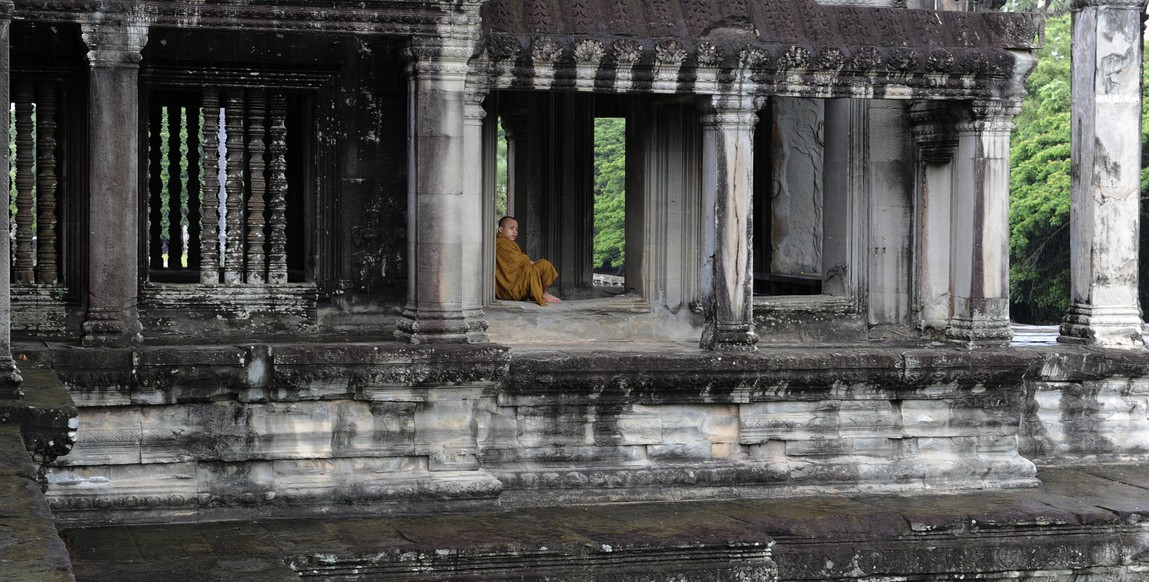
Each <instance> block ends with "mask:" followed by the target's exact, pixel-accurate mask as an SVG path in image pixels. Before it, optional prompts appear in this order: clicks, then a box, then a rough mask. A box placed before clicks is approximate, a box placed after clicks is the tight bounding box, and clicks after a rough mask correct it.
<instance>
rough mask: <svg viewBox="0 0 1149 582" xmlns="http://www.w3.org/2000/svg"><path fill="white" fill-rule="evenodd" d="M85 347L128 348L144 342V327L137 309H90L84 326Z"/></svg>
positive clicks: (83, 342) (83, 340) (82, 340)
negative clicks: (142, 332)
mask: <svg viewBox="0 0 1149 582" xmlns="http://www.w3.org/2000/svg"><path fill="white" fill-rule="evenodd" d="M83 330H84V337H83V338H82V339H81V340H80V342H81V344H83V345H84V346H85V347H110V348H126V347H129V346H134V345H137V344H140V343H142V342H143V341H144V337H143V335H142V334H141V333H140V332H141V331H143V326H141V325H140V316H139V313H138V312H137V311H136V308H135V307H129V308H127V309H122V310H105V309H100V308H89V309H88V320H87V321H85V322H84V325H83Z"/></svg>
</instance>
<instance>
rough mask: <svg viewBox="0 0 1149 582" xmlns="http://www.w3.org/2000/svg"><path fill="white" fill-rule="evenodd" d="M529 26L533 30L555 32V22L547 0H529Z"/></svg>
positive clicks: (527, 3)
mask: <svg viewBox="0 0 1149 582" xmlns="http://www.w3.org/2000/svg"><path fill="white" fill-rule="evenodd" d="M526 5H527V26H528V27H529V29H530V31H531V32H554V30H555V28H556V27H555V22H554V19H553V18H554V17H553V16H552V15H551V7H550V2H548V1H547V0H527V2H526Z"/></svg>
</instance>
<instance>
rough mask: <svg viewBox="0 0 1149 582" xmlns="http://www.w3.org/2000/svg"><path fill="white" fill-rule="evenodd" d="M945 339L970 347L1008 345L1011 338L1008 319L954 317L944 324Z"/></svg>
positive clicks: (1011, 332)
mask: <svg viewBox="0 0 1149 582" xmlns="http://www.w3.org/2000/svg"><path fill="white" fill-rule="evenodd" d="M946 339H947V340H949V341H952V342H957V343H962V344H966V345H968V346H970V347H1000V346H1008V345H1009V342H1010V341H1012V340H1013V329H1011V328H1010V326H1009V320H1008V319H1007V320H1002V319H999V318H988V317H986V318H982V317H978V316H976V315H975V316H973V317H954V318H951V319H950V320H949V325H948V326H946Z"/></svg>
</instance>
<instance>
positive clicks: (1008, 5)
mask: <svg viewBox="0 0 1149 582" xmlns="http://www.w3.org/2000/svg"><path fill="white" fill-rule="evenodd" d="M1069 5H1070V0H1006V2H1005V6H1003V7H1002V10H1005V11H1007V12H1044V13H1046V14H1049V15H1051V16H1052V15H1058V14H1064V13H1065V12H1067V11H1068V10H1069Z"/></svg>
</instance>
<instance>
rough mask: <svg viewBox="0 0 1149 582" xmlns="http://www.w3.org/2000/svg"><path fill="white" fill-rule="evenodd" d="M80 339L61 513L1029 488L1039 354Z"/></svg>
mask: <svg viewBox="0 0 1149 582" xmlns="http://www.w3.org/2000/svg"><path fill="white" fill-rule="evenodd" d="M72 352H73V351H72V350H63V351H59V352H51V353H44V352H41V353H33V354H30V357H31V360H30V361H31V362H33V363H35V364H36V365H49V364H52V365H54V366H55V368H56V370H57V372H58V373H59V374H60V376H61V378H62V379H63V380H64V381H65V383H66V384H67V385H68V386H69V388H70V390H71V392H72V394H73V396H74V397H75V399H76V401H77V404H78V406H79V407H80V427H81V428H80V432H79V436H78V439H77V440H78V444H77V446H76V447H75V449H74V450H73V452H72V454H71V455H69V456H68V457H67V458H66V459H62V460H60V461H58V462H57V463H56V464H55V465H53V467H52V470H51V472H50V475H49V478H50V481H51V484H52V487H51V491H50V501H51V503H52V505H53V508H54V509H55V510H56V511H58V512H59V514H60V515H61V517H62V519H64V520H74V521H84V520H90V519H106V518H108V517H109V516H115V517H116V518H117V519H126V520H145V521H146V520H153V519H176V518H179V516H183V517H184V518H195V519H200V518H211V517H213V516H221V515H232V512H235V511H256V512H261V513H266V514H280V515H291V514H299V513H307V512H313V511H322V512H341V511H346V512H354V511H357V509H356V508H358V507H362V506H364V505H371V506H374V507H378V508H382V510H385V509H386V508H387V507H392V508H397V507H399V506H402V507H404V508H406V509H407V510H410V509H412V508H417V507H422V506H427V507H431V506H436V507H442V503H445V502H450V503H453V504H456V506H457V507H460V508H462V507H472V506H474V505H475V504H498V503H515V504H540V503H562V502H565V501H573V500H580V501H589V500H600V501H612V500H637V499H671V498H674V499H677V498H720V497H726V496H732V495H735V496H769V495H774V494H779V493H788V494H805V493H828V492H835V491H887V492H892V491H924V490H938V491H952V490H958V489H970V488H996V487H1016V486H1026V485H1033V484H1035V483H1036V481H1035V480H1034V475H1035V473H1034V465H1033V464H1032V463H1031V462H1030V461H1028V460H1026V459H1025V458H1023V457H1022V456H1021V455H1019V452H1018V438H1019V431H1018V427H1019V426H1021V425H1022V417H1023V411H1024V406H1025V394H1024V393H1023V391H1021V390H1019V386H1021V384H1022V381H1023V380H1022V378H1023V376H1024V374H1025V373H1026V371H1027V370H1029V369H1030V368H1031V366H1032V365H1033V363H1034V361H1035V360H1037V359H1038V357H1037V356H1036V355H1035V354H1033V353H1030V352H1011V351H996V352H988V353H978V354H976V355H972V354H970V353H969V352H964V351H950V350H945V351H939V350H929V349H912V350H899V349H879V348H857V349H849V350H826V351H822V352H818V353H811V352H809V351H802V350H784V349H774V350H771V352H770V354H769V357H765V356H762V355H758V354H740V355H730V354H725V355H718V354H712V353H708V352H702V351H699V350H697V349H693V348H672V347H668V349H666V350H661V351H660V352H659V353H657V354H655V353H644V352H642V351H637V350H619V351H614V352H610V353H604V352H597V351H595V350H590V349H585V350H578V349H575V350H573V351H572V350H570V349H564V350H563V351H561V352H560V351H548V350H545V349H538V348H536V349H522V348H516V349H514V350H508V349H507V348H505V347H489V348H469V347H458V348H452V349H444V348H435V349H432V348H424V347H417V348H400V347H397V346H392V347H387V348H382V347H379V346H376V345H367V344H339V345H313V346H282V345H281V346H258V345H256V346H221V347H216V348H196V349H188V350H182V351H180V350H172V349H166V350H165V349H160V348H150V349H146V350H136V351H134V352H132V353H125V352H116V353H105V354H99V353H97V352H92V351H84V352H80V353H72ZM975 361H976V362H977V363H976V365H975V364H974V362H975Z"/></svg>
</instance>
